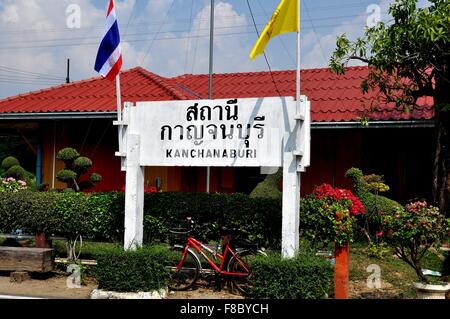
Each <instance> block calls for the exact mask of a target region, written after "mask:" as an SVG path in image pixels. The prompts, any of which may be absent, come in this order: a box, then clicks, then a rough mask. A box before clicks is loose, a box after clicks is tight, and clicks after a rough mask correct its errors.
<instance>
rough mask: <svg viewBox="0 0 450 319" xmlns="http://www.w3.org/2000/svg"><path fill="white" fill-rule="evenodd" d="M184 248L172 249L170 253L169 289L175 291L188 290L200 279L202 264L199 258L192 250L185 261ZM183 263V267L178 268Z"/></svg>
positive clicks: (188, 252)
mask: <svg viewBox="0 0 450 319" xmlns="http://www.w3.org/2000/svg"><path fill="white" fill-rule="evenodd" d="M183 254H184V247H176V246H175V247H172V248H171V253H170V262H171V263H170V266H169V270H170V272H171V274H170V280H169V289H171V290H174V291H181V290H187V289H189V288H190V287H192V285H193V284H195V282H196V281H197V279H198V275H199V273H200V264H199V262H198V258H197V257H196V256H195V255H194V253H193V252H191V251H190V250H188V251H187V254H186V256H185V258H184V260H182V259H183ZM180 263H181V267H179V268H178V266H179V265H180Z"/></svg>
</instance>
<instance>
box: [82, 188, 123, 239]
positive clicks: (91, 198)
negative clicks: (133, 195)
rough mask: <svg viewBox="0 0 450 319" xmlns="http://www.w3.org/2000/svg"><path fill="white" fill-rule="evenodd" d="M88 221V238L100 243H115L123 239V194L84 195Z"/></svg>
mask: <svg viewBox="0 0 450 319" xmlns="http://www.w3.org/2000/svg"><path fill="white" fill-rule="evenodd" d="M85 196H86V197H87V198H86V199H87V203H86V205H87V210H88V211H89V212H90V216H91V218H90V220H89V221H88V223H89V225H88V229H89V234H86V235H87V236H88V237H90V238H92V239H95V240H101V241H105V240H106V241H117V240H119V241H120V240H122V239H123V233H124V218H125V216H124V202H125V196H124V194H123V193H92V194H89V195H85Z"/></svg>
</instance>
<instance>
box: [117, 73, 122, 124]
mask: <svg viewBox="0 0 450 319" xmlns="http://www.w3.org/2000/svg"><path fill="white" fill-rule="evenodd" d="M116 96H117V121H119V122H121V121H122V95H121V92H120V72H119V74H117V76H116ZM119 128H121V125H119Z"/></svg>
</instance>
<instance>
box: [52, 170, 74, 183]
mask: <svg viewBox="0 0 450 319" xmlns="http://www.w3.org/2000/svg"><path fill="white" fill-rule="evenodd" d="M56 177H57V178H58V180H59V181H61V182H64V183H67V182H71V181H72V180H73V179H76V178H77V173H75V172H74V171H72V170H70V169H63V170H61V171H59V172H58V174H57V175H56Z"/></svg>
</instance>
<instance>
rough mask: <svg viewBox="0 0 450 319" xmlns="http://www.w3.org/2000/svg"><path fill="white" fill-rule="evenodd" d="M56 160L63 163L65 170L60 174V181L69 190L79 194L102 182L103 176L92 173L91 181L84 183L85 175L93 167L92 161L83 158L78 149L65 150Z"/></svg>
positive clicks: (59, 153)
mask: <svg viewBox="0 0 450 319" xmlns="http://www.w3.org/2000/svg"><path fill="white" fill-rule="evenodd" d="M56 158H57V159H58V160H60V161H63V162H64V164H65V167H64V169H62V170H61V171H59V172H58V174H57V178H58V180H59V181H61V182H63V183H66V184H67V186H68V188H69V189H73V190H75V191H77V192H80V191H82V190H86V189H90V188H92V187H95V185H96V184H97V183H99V182H101V181H102V176H101V175H99V174H97V173H91V174H90V176H89V180H84V181H82V180H81V178H82V177H83V175H85V174H86V173H88V171H89V169H90V168H91V167H92V161H91V159H89V158H87V157H83V156H81V155H80V154H79V153H78V151H77V150H76V149H73V148H65V149H62V150H60V151H59V152H58V154H57V155H56Z"/></svg>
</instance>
